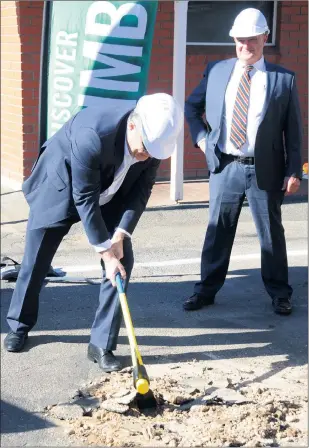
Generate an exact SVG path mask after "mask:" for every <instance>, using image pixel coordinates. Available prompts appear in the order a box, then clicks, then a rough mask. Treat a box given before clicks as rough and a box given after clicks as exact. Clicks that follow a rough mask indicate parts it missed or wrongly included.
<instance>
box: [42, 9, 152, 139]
mask: <svg viewBox="0 0 309 448" xmlns="http://www.w3.org/2000/svg"><path fill="white" fill-rule="evenodd" d="M46 3H47V4H49V5H46V11H45V26H44V28H43V32H44V34H45V35H44V36H43V43H42V49H43V50H42V53H43V54H42V67H41V98H40V115H41V116H40V143H41V144H42V143H43V142H44V140H45V139H46V138H49V137H51V136H52V135H53V134H55V132H57V130H58V129H60V128H61V127H62V126H63V124H64V123H65V122H66V121H68V120H69V119H70V117H71V116H72V115H74V114H75V113H76V112H78V110H80V109H81V108H83V107H88V106H99V107H102V108H113V107H119V106H120V107H123V109H124V112H126V111H128V110H130V109H131V108H133V107H134V105H135V103H136V101H137V100H138V99H139V98H140V97H141V96H142V95H144V94H145V92H146V88H147V78H148V72H149V65H150V57H151V47H152V39H153V32H154V24H155V20H156V12H157V1H152V0H150V1H147V0H146V1H130V2H128V1H78V2H74V1H52V2H45V4H46Z"/></svg>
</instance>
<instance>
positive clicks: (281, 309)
mask: <svg viewBox="0 0 309 448" xmlns="http://www.w3.org/2000/svg"><path fill="white" fill-rule="evenodd" d="M273 308H274V311H275V313H277V314H291V312H292V304H291V300H290V299H289V298H287V297H286V298H281V299H280V298H278V297H276V298H274V299H273Z"/></svg>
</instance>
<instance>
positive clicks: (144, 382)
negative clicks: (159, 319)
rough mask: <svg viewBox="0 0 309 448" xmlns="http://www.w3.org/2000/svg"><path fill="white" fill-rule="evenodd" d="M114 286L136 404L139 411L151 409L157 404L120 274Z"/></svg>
mask: <svg viewBox="0 0 309 448" xmlns="http://www.w3.org/2000/svg"><path fill="white" fill-rule="evenodd" d="M116 285H117V290H118V294H119V300H120V305H121V309H122V314H123V318H124V322H125V326H126V329H127V334H128V339H129V344H130V349H131V358H132V364H133V384H134V387H135V389H136V390H137V397H136V399H137V404H138V407H139V408H140V409H145V408H152V407H155V406H156V405H157V402H156V399H155V397H154V395H153V392H152V391H151V389H150V388H149V377H148V375H147V371H146V368H145V366H144V364H143V360H142V357H141V354H140V351H139V349H138V346H137V341H136V337H135V332H134V327H133V323H132V319H131V314H130V310H129V306H128V301H127V297H126V294H125V291H124V288H123V284H122V279H121V275H120V273H118V274H117V275H116Z"/></svg>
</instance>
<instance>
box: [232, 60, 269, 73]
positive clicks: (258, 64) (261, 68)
mask: <svg viewBox="0 0 309 448" xmlns="http://www.w3.org/2000/svg"><path fill="white" fill-rule="evenodd" d="M237 65H238V67H239V68H241V70H242V69H244V67H245V66H246V64H244V63H243V62H241V61H240V60H239V59H238V61H237ZM253 67H254V68H255V70H259V71H261V72H265V60H264V56H262V57H261V59H259V60H258V61H256V62H255V64H253Z"/></svg>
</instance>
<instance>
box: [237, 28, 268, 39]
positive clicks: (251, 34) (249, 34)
mask: <svg viewBox="0 0 309 448" xmlns="http://www.w3.org/2000/svg"><path fill="white" fill-rule="evenodd" d="M266 33H267V34H269V29H267V30H265V31H255V32H254V31H252V30H248V31H242V32H241V33H240V32H237V30H236V32H235V31H234V30H233V28H232V29H231V31H230V32H229V36H231V37H236V38H242V37H255V36H261V35H262V34H266Z"/></svg>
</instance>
